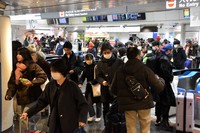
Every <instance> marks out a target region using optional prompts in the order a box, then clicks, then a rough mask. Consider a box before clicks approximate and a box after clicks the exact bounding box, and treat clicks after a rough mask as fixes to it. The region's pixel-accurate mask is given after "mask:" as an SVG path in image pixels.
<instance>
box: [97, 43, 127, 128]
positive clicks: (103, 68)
mask: <svg viewBox="0 0 200 133" xmlns="http://www.w3.org/2000/svg"><path fill="white" fill-rule="evenodd" d="M112 50H113V47H112V46H111V45H110V43H109V42H108V41H106V42H104V43H103V44H102V47H101V55H102V59H101V60H100V61H99V62H98V63H97V81H98V82H99V83H100V84H101V102H102V103H103V118H104V125H105V126H106V121H105V116H106V114H107V113H108V111H109V109H110V103H111V102H112V101H113V96H112V95H111V93H110V90H109V87H110V84H111V82H112V79H113V77H114V74H115V72H116V71H117V70H118V69H119V68H120V67H121V66H122V65H123V64H124V62H123V61H122V60H121V59H119V58H117V55H115V54H113V52H112ZM105 130H106V127H105ZM105 130H104V131H105Z"/></svg>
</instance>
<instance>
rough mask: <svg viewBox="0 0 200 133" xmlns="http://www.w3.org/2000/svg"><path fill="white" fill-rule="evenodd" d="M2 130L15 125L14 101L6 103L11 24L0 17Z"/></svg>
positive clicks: (0, 105) (10, 67)
mask: <svg viewBox="0 0 200 133" xmlns="http://www.w3.org/2000/svg"><path fill="white" fill-rule="evenodd" d="M0 29H1V30H0V68H1V69H0V90H1V91H0V97H1V99H0V100H1V101H0V111H1V112H0V130H1V132H3V131H5V130H7V129H8V128H10V127H11V126H12V125H13V114H14V113H13V101H12V100H11V101H5V93H6V91H7V88H8V87H7V83H8V80H9V78H10V75H11V70H12V44H11V41H12V40H11V23H10V18H9V17H7V16H0Z"/></svg>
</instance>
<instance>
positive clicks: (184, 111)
mask: <svg viewBox="0 0 200 133" xmlns="http://www.w3.org/2000/svg"><path fill="white" fill-rule="evenodd" d="M176 105H177V107H176V130H177V132H184V133H187V132H188V133H192V130H193V127H194V94H193V93H187V92H186V93H180V94H178V96H177V104H176Z"/></svg>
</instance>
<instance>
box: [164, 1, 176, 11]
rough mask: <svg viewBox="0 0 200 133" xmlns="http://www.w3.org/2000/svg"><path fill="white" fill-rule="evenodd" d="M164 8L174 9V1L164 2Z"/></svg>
mask: <svg viewBox="0 0 200 133" xmlns="http://www.w3.org/2000/svg"><path fill="white" fill-rule="evenodd" d="M166 8H167V9H174V8H176V0H167V1H166Z"/></svg>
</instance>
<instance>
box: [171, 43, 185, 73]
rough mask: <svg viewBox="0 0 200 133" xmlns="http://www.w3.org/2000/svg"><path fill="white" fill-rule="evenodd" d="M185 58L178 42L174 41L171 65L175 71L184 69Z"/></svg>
mask: <svg viewBox="0 0 200 133" xmlns="http://www.w3.org/2000/svg"><path fill="white" fill-rule="evenodd" d="M186 59H187V57H186V54H185V51H184V49H183V47H182V46H180V41H179V40H175V41H174V49H173V64H174V66H175V68H176V69H184V68H185V66H184V63H185V61H186Z"/></svg>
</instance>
